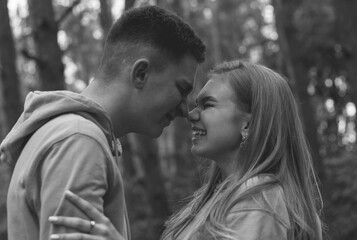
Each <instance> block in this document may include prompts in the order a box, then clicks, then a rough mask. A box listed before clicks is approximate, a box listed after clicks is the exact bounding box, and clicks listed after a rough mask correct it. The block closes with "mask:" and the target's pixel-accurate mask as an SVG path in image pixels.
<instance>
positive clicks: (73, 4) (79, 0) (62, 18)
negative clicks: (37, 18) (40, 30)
mask: <svg viewBox="0 0 357 240" xmlns="http://www.w3.org/2000/svg"><path fill="white" fill-rule="evenodd" d="M80 2H81V0H76V1H74V2H73V3H72V5H71V6H70V7H68V8H67V9H66V10H65V11H64V12H63V14H62V15H61V16H60V17H59V19H58V20H57V25H58V26H59V25H60V24H61V22H63V20H65V19H66V18H67V17H68V15H69V14H70V13H72V10H73V8H74V7H75V6H77V5H78V4H79V3H80Z"/></svg>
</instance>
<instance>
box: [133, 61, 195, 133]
mask: <svg viewBox="0 0 357 240" xmlns="http://www.w3.org/2000/svg"><path fill="white" fill-rule="evenodd" d="M197 68H198V63H197V61H196V60H195V59H194V58H193V57H192V56H190V55H187V56H185V57H184V58H182V59H181V60H180V61H179V62H177V63H174V62H173V63H168V64H167V67H165V68H164V69H162V70H160V71H150V73H149V75H148V81H147V83H146V85H145V87H144V94H143V96H144V97H143V99H141V100H142V101H143V104H144V105H143V107H142V108H140V109H141V110H142V112H141V113H139V114H140V116H142V119H140V124H139V128H140V129H138V130H139V131H138V132H139V133H141V134H144V135H147V136H150V137H159V136H160V135H161V133H162V131H163V129H164V128H165V127H166V126H168V125H169V124H170V122H171V121H172V120H173V119H174V118H176V117H178V116H179V117H186V116H187V110H188V109H187V108H188V106H187V95H188V94H189V93H190V92H191V90H192V87H193V83H194V78H195V75H196V71H197Z"/></svg>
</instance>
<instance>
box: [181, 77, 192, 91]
mask: <svg viewBox="0 0 357 240" xmlns="http://www.w3.org/2000/svg"><path fill="white" fill-rule="evenodd" d="M182 86H183V88H184V89H183V90H184V91H185V93H186V94H188V93H190V92H191V91H192V88H193V86H192V84H190V83H188V82H187V81H186V80H183V81H182Z"/></svg>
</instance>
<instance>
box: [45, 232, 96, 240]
mask: <svg viewBox="0 0 357 240" xmlns="http://www.w3.org/2000/svg"><path fill="white" fill-rule="evenodd" d="M50 239H51V240H62V239H63V240H100V239H102V238H100V237H98V236H92V235H88V234H84V233H65V234H52V235H51V236H50Z"/></svg>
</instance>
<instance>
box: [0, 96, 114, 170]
mask: <svg viewBox="0 0 357 240" xmlns="http://www.w3.org/2000/svg"><path fill="white" fill-rule="evenodd" d="M66 113H76V114H78V115H81V116H83V117H84V118H86V119H89V120H91V121H92V122H94V123H95V124H96V125H97V126H98V127H99V128H100V129H101V130H102V131H103V133H104V134H105V136H106V138H107V140H108V144H109V146H111V147H112V150H113V148H114V147H113V142H115V141H114V140H115V137H114V134H113V133H112V124H111V121H110V118H109V116H108V114H107V113H106V112H105V110H104V109H103V108H102V107H101V106H100V105H99V104H98V103H96V102H94V101H93V100H91V99H90V98H87V97H85V96H82V95H80V94H77V93H74V92H69V91H51V92H40V91H35V92H30V93H29V94H28V95H27V96H26V100H25V104H24V111H23V113H22V114H21V116H20V118H19V119H18V120H17V122H16V124H15V125H14V127H13V128H12V129H11V131H10V132H9V134H8V135H7V136H6V137H5V139H4V140H3V141H2V143H1V145H0V155H1V158H0V160H1V161H6V162H8V163H10V164H11V165H13V166H14V165H15V164H16V161H17V159H18V157H19V155H20V153H21V151H22V149H23V147H24V146H25V144H26V143H27V141H28V140H29V138H30V137H31V136H32V134H33V133H34V132H36V131H37V129H39V128H40V127H41V126H43V125H44V124H45V123H47V122H48V121H50V120H51V119H53V118H55V117H56V116H59V115H62V114H66ZM115 148H116V146H115Z"/></svg>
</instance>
